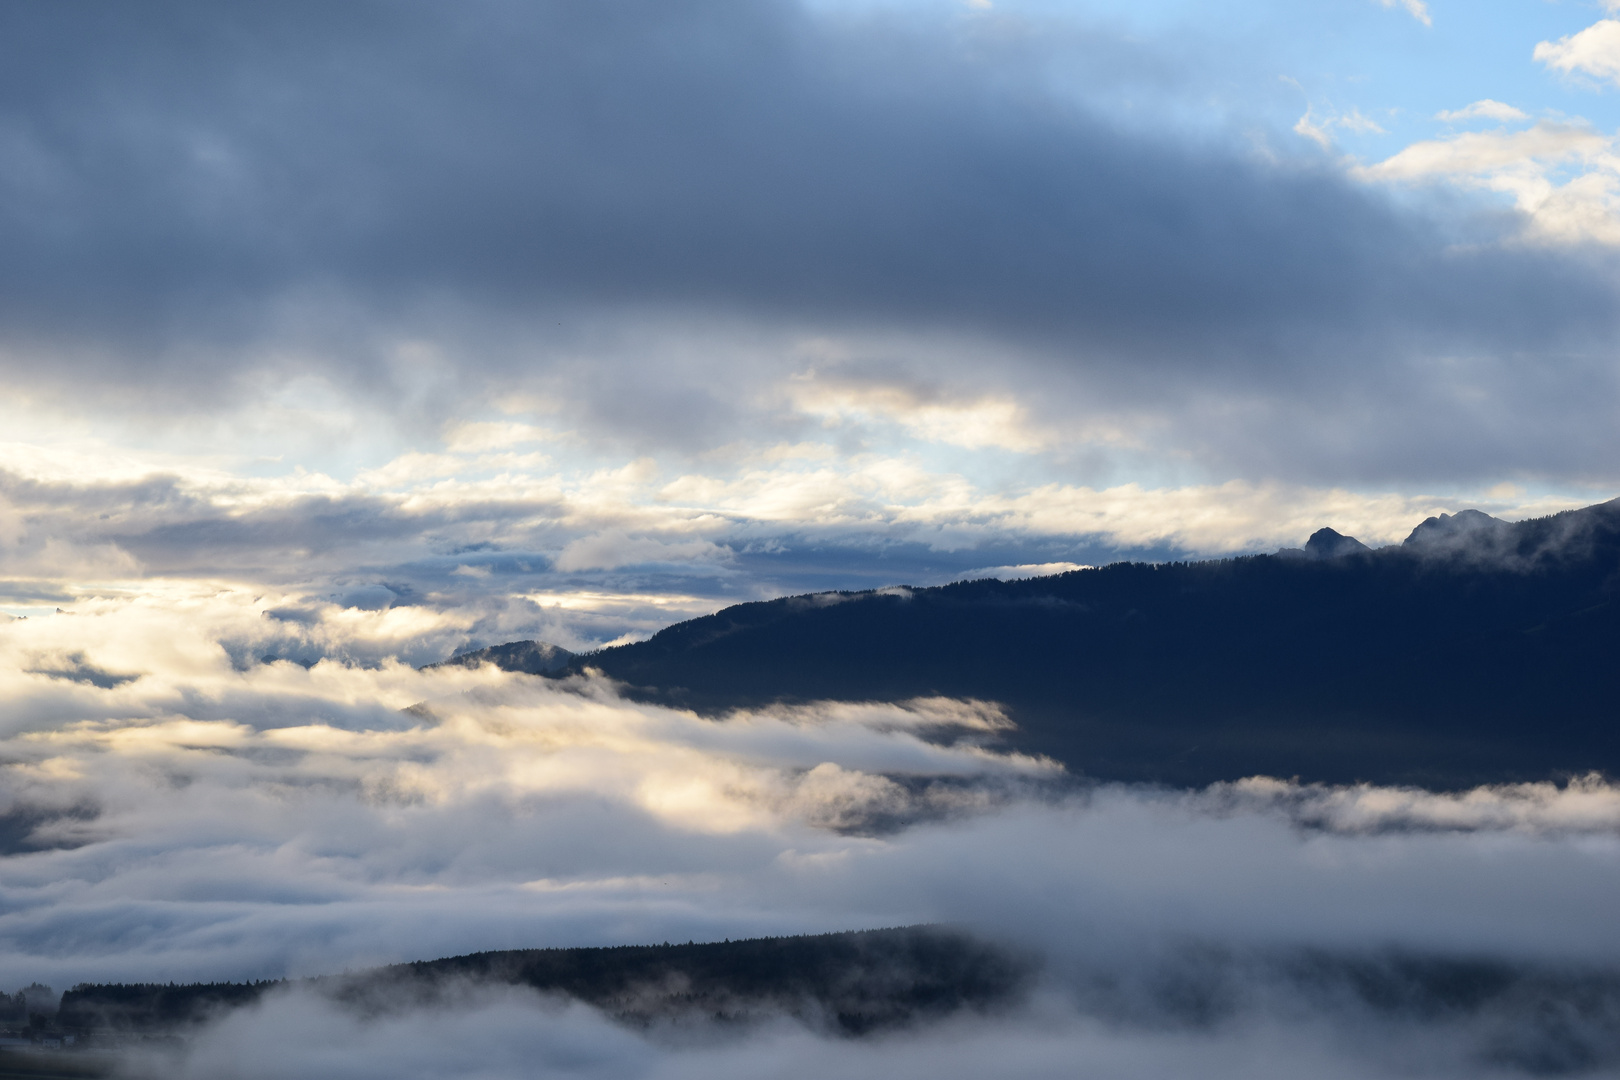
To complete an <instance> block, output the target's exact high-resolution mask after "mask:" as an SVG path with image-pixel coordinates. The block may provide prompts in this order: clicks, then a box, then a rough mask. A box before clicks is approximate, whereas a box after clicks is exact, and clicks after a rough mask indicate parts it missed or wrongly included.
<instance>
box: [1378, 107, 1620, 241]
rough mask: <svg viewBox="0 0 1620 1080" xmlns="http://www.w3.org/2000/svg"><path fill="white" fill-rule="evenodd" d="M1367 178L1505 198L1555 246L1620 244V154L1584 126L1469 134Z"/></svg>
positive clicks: (1382, 165)
mask: <svg viewBox="0 0 1620 1080" xmlns="http://www.w3.org/2000/svg"><path fill="white" fill-rule="evenodd" d="M1358 175H1360V176H1362V177H1364V178H1365V179H1368V180H1382V181H1389V180H1396V181H1406V182H1413V181H1429V180H1435V179H1444V180H1449V181H1451V182H1453V183H1457V184H1461V185H1464V186H1471V187H1477V188H1482V189H1485V190H1489V191H1496V192H1501V193H1503V194H1507V195H1510V196H1511V197H1512V198H1513V202H1514V205H1515V206H1516V207H1517V209H1518V210H1519V211H1520V212H1521V213H1522V214H1523V215H1524V218H1525V221H1526V226H1527V227H1526V236H1527V237H1528V238H1530V239H1532V240H1535V241H1539V242H1543V243H1553V244H1580V243H1594V242H1595V243H1600V244H1609V245H1613V244H1620V190H1617V185H1620V156H1617V155H1616V152H1615V145H1614V139H1613V137H1611V136H1607V135H1603V134H1602V133H1600V132H1598V131H1595V130H1593V129H1592V128H1590V127H1587V126H1585V125H1584V124H1574V123H1562V122H1557V121H1551V120H1542V121H1538V122H1537V123H1536V124H1534V125H1533V126H1532V127H1530V128H1527V129H1525V130H1522V131H1484V132H1465V133H1463V134H1460V135H1454V136H1451V137H1449V138H1445V139H1435V140H1430V141H1426V142H1419V143H1414V144H1412V145H1411V146H1408V147H1407V148H1406V149H1404V150H1402V151H1401V152H1400V153H1398V154H1395V155H1394V156H1393V157H1390V158H1388V159H1386V160H1384V161H1381V162H1379V163H1377V164H1376V165H1371V166H1367V167H1364V168H1361V169H1359V170H1358Z"/></svg>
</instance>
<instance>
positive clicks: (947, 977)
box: [56, 926, 1035, 1034]
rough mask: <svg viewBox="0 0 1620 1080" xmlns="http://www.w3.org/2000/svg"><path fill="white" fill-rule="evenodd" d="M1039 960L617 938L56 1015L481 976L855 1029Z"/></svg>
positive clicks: (630, 1003)
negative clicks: (597, 944)
mask: <svg viewBox="0 0 1620 1080" xmlns="http://www.w3.org/2000/svg"><path fill="white" fill-rule="evenodd" d="M1034 970H1035V961H1034V960H1033V959H1032V958H1031V957H1028V956H1024V955H1021V954H1014V953H1012V952H1009V951H1007V950H1005V949H1003V948H1000V947H997V946H993V945H989V944H986V943H984V942H982V941H979V940H977V939H975V938H973V937H971V936H969V935H967V934H965V933H962V932H960V931H956V930H951V929H949V928H945V927H934V926H911V927H902V928H898V929H890V930H861V931H849V932H845V933H835V934H812V935H804V936H799V937H776V938H753V939H750V940H747V941H727V942H710V943H706V944H692V943H690V942H689V943H687V944H685V945H670V944H664V945H624V946H618V947H615V948H605V949H604V948H594V949H593V948H582V949H516V950H510V951H503V952H483V953H474V954H472V955H469V956H455V957H449V958H447V959H443V960H425V961H420V962H417V963H411V964H396V965H394V966H391V967H384V968H375V969H373V970H370V971H363V972H357V973H354V974H349V975H338V976H329V977H325V978H317V979H306V980H298V981H293V982H288V981H282V980H275V981H265V982H254V983H195V984H190V985H182V986H176V985H174V984H172V983H171V984H168V985H163V984H161V983H133V984H112V985H90V984H81V985H79V986H75V987H74V988H73V989H72V990H69V991H68V992H67V993H66V994H64V995H63V996H62V1005H61V1010H60V1011H59V1013H58V1015H57V1018H56V1024H57V1026H58V1027H60V1028H61V1029H63V1030H67V1031H77V1032H84V1033H92V1034H93V1033H98V1032H101V1033H141V1034H161V1033H166V1032H174V1031H183V1030H185V1029H187V1028H190V1027H193V1026H195V1025H197V1024H200V1023H203V1022H205V1021H207V1020H209V1019H212V1018H216V1017H218V1016H219V1015H221V1014H223V1013H224V1012H226V1011H228V1010H230V1009H233V1008H238V1007H240V1006H242V1005H247V1004H251V1003H252V1002H254V1001H257V1000H258V999H259V998H260V997H261V996H263V995H264V994H266V993H268V992H271V991H275V990H281V989H289V988H295V987H302V988H304V989H307V990H313V991H315V992H317V993H320V994H322V995H323V996H326V997H328V998H330V999H331V1000H332V1001H334V1002H336V1003H339V1004H342V1005H346V1006H349V1007H351V1008H355V1009H358V1010H359V1011H361V1012H362V1013H373V1014H374V1013H381V1012H387V1011H389V1010H393V1009H399V1008H400V1007H402V1006H406V1005H411V1004H417V1005H426V1004H431V1003H433V1002H435V1001H436V1000H438V999H439V998H440V997H441V996H442V995H443V994H445V993H446V992H447V991H448V992H453V991H454V990H455V989H456V988H457V987H463V988H464V987H465V986H467V985H469V984H472V985H482V986H526V987H530V988H532V989H534V990H539V991H542V992H544V993H549V994H559V995H563V996H567V997H572V998H577V999H579V1000H581V1001H585V1002H588V1003H589V1004H591V1005H594V1006H596V1007H598V1008H600V1009H603V1010H605V1011H606V1012H607V1013H608V1014H609V1015H612V1016H614V1017H616V1018H619V1019H622V1020H629V1021H632V1022H636V1023H648V1022H652V1021H655V1020H661V1019H663V1020H671V1019H680V1018H682V1017H698V1018H703V1019H725V1020H747V1019H750V1018H754V1017H763V1016H772V1015H778V1016H780V1015H790V1016H798V1017H800V1018H801V1019H804V1020H808V1021H811V1022H813V1023H817V1024H822V1023H825V1024H828V1025H830V1026H832V1027H833V1028H835V1029H837V1030H842V1031H845V1032H849V1033H852V1034H859V1033H862V1032H865V1031H871V1030H875V1029H881V1028H885V1027H893V1026H896V1025H900V1024H905V1023H907V1022H909V1021H912V1020H919V1019H927V1018H932V1017H940V1016H944V1015H947V1014H949V1013H952V1012H955V1011H956V1010H959V1009H963V1008H978V1009H982V1008H987V1007H990V1006H994V1005H996V1004H999V1003H1003V1002H1008V1001H1011V1000H1013V999H1015V998H1016V997H1017V996H1018V995H1019V994H1020V993H1021V992H1022V991H1023V989H1024V988H1025V986H1026V984H1027V983H1028V982H1029V980H1030V979H1031V977H1032V976H1033V974H1034Z"/></svg>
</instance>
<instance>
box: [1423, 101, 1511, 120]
mask: <svg viewBox="0 0 1620 1080" xmlns="http://www.w3.org/2000/svg"><path fill="white" fill-rule="evenodd" d="M1434 118H1435V119H1436V120H1444V121H1446V122H1448V123H1457V122H1458V121H1462V120H1500V121H1503V122H1508V121H1512V120H1528V119H1530V117H1528V116H1526V115H1525V114H1524V113H1523V112H1522V111H1520V110H1519V109H1515V108H1514V107H1513V106H1512V105H1504V104H1503V103H1502V102H1500V101H1492V100H1491V99H1490V98H1481V99H1480V100H1479V101H1476V102H1474V103H1473V104H1472V105H1465V106H1463V107H1462V108H1460V109H1441V110H1440V111H1439V112H1437V113H1435V114H1434Z"/></svg>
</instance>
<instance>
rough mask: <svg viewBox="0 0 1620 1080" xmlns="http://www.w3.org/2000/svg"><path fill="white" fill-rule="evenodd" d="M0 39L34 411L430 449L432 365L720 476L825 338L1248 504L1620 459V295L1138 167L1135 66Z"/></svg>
mask: <svg viewBox="0 0 1620 1080" xmlns="http://www.w3.org/2000/svg"><path fill="white" fill-rule="evenodd" d="M0 19H3V25H0V30H3V33H0V68H3V70H4V75H3V76H0V194H3V200H0V201H3V204H4V207H5V209H4V210H3V211H0V247H3V249H4V250H5V251H6V253H7V254H6V256H5V257H4V259H3V260H0V297H3V299H0V344H3V345H4V347H5V350H6V353H7V359H6V370H7V377H8V378H11V379H14V380H17V381H18V382H19V383H24V384H28V383H31V384H34V385H41V384H44V385H46V386H55V387H56V388H57V389H58V390H63V391H64V392H66V393H71V394H75V395H80V394H82V395H87V396H93V395H95V394H96V393H97V392H98V391H108V392H111V393H113V394H116V395H124V394H127V393H128V392H130V390H131V389H135V388H139V389H140V390H141V391H143V392H145V393H148V394H150V395H152V396H153V397H156V398H168V399H171V400H174V399H194V398H196V397H198V396H201V397H203V398H213V399H215V400H219V399H221V398H225V399H229V398H231V397H232V396H233V395H240V394H242V393H244V392H246V391H245V390H244V387H248V386H262V385H263V384H262V382H260V381H258V380H259V378H260V377H263V376H266V375H267V374H269V375H271V376H272V377H279V376H285V375H286V374H288V373H290V372H295V371H300V370H303V371H314V372H318V373H320V374H322V375H323V376H326V377H328V378H331V379H332V380H334V381H335V382H338V383H340V384H343V385H345V386H346V387H347V388H348V390H349V392H350V393H353V394H363V395H367V396H372V397H374V398H376V399H377V400H378V401H379V402H382V401H388V402H392V403H394V404H398V403H399V402H400V401H402V400H405V399H409V398H410V397H411V385H410V384H411V379H412V377H413V376H412V374H411V372H410V371H409V370H408V369H409V368H410V365H409V364H402V363H401V362H400V361H399V360H398V358H397V356H394V355H393V354H391V352H390V349H391V347H392V345H394V344H397V343H398V342H399V341H401V340H405V339H413V338H414V339H425V340H429V341H432V342H434V343H435V344H436V345H437V346H439V347H440V348H441V349H442V351H443V355H444V356H445V357H446V358H447V362H448V363H449V364H450V365H451V367H452V369H453V370H454V373H455V375H454V379H455V385H454V386H453V387H452V388H443V387H441V388H440V389H439V391H438V392H436V393H435V394H433V395H431V396H429V397H427V398H426V399H425V400H417V401H415V408H416V409H418V410H419V412H420V414H421V416H422V417H424V418H426V419H428V420H431V419H434V418H440V419H442V418H443V417H444V416H445V415H446V414H447V410H453V409H454V407H455V403H456V402H458V401H459V402H461V403H462V404H465V403H466V402H468V401H471V400H476V399H478V398H479V397H480V396H481V395H483V394H486V393H488V392H489V391H490V389H491V388H492V387H498V386H514V385H516V386H542V387H546V388H549V389H550V390H551V391H553V392H554V393H556V394H559V395H561V396H562V397H565V398H569V399H571V400H573V401H575V402H576V403H577V406H578V408H579V410H580V411H579V415H580V416H581V418H582V419H584V420H585V421H586V422H587V423H588V424H594V425H595V426H596V427H597V428H599V429H601V430H602V431H604V432H607V433H610V434H613V435H616V436H623V437H633V438H638V439H641V440H643V441H647V440H650V441H651V442H652V443H654V444H659V445H673V446H677V447H686V448H689V449H690V448H701V447H703V446H707V445H713V444H715V443H717V442H725V441H727V440H728V439H730V438H732V437H734V436H735V435H736V434H737V433H739V432H746V431H749V430H755V429H754V427H753V425H757V424H759V423H761V418H760V417H758V416H756V415H753V414H752V413H751V412H750V407H749V406H748V404H747V400H748V398H749V395H750V394H753V393H756V392H757V390H758V389H759V387H760V386H761V385H764V384H766V383H769V382H770V381H771V379H772V378H773V377H779V376H781V375H784V374H786V373H787V372H788V371H790V370H794V369H795V368H797V367H803V366H804V364H805V360H804V358H803V356H793V355H784V353H791V349H790V346H789V344H788V343H789V342H791V341H792V340H795V339H797V338H799V337H803V336H806V335H809V336H821V335H827V334H832V335H844V336H846V337H848V338H849V339H850V340H851V341H855V342H857V344H855V345H854V346H852V350H851V351H849V352H848V353H847V355H845V356H844V358H843V359H842V360H837V361H824V362H823V364H822V366H823V367H827V366H834V367H836V366H838V364H842V365H844V366H845V367H846V368H849V369H851V370H857V371H858V370H860V369H862V368H863V366H866V365H869V364H870V363H872V362H874V361H879V360H881V361H884V362H885V363H887V364H888V365H889V366H890V367H891V368H893V369H894V370H897V371H900V372H902V373H906V374H907V376H908V377H912V378H923V379H935V380H938V381H941V382H943V383H946V384H949V385H953V386H957V387H959V388H967V390H985V389H992V390H1011V391H1014V392H1020V391H1025V392H1027V391H1030V390H1032V389H1033V387H1034V386H1035V385H1042V386H1045V387H1047V388H1048V390H1047V393H1046V395H1045V397H1046V399H1047V406H1046V407H1047V409H1048V411H1049V413H1050V416H1051V417H1058V416H1065V415H1069V416H1072V415H1074V414H1075V413H1076V411H1077V410H1079V411H1081V412H1085V411H1088V410H1089V411H1090V412H1091V413H1101V414H1106V413H1108V412H1109V411H1110V410H1115V411H1118V410H1125V411H1129V412H1133V413H1141V412H1142V411H1144V410H1146V411H1148V412H1151V413H1155V414H1158V415H1162V416H1163V417H1166V418H1169V419H1172V420H1174V421H1175V423H1174V424H1173V425H1172V428H1173V430H1175V431H1176V434H1175V435H1174V436H1172V437H1167V438H1168V444H1169V445H1170V446H1171V447H1172V448H1179V449H1180V450H1182V451H1184V452H1188V453H1201V454H1204V455H1206V456H1207V457H1208V459H1209V460H1210V461H1212V462H1213V463H1215V465H1217V466H1220V465H1225V466H1226V467H1228V468H1237V469H1240V470H1247V471H1248V472H1249V473H1250V474H1253V473H1256V472H1259V473H1264V474H1292V475H1298V476H1309V477H1316V478H1323V477H1326V478H1331V479H1345V478H1349V479H1358V478H1362V479H1364V478H1369V477H1385V478H1387V477H1391V476H1394V477H1409V478H1410V477H1417V478H1428V477H1435V476H1439V477H1445V478H1464V479H1466V478H1472V477H1478V476H1489V475H1496V474H1500V473H1502V472H1503V471H1513V470H1519V471H1522V472H1526V473H1534V474H1548V475H1556V476H1559V477H1563V478H1570V477H1582V476H1590V475H1593V474H1598V473H1601V472H1602V470H1603V467H1602V466H1601V464H1599V463H1597V462H1598V461H1599V459H1600V457H1601V455H1603V454H1604V453H1607V452H1609V451H1611V450H1612V449H1614V447H1613V446H1612V445H1611V442H1612V435H1611V433H1610V431H1609V425H1608V424H1607V419H1606V418H1607V416H1608V415H1609V412H1610V410H1611V409H1612V404H1613V402H1614V401H1615V400H1616V397H1617V389H1616V386H1615V377H1614V371H1613V367H1612V363H1611V351H1612V350H1611V348H1610V342H1611V341H1612V337H1613V330H1614V326H1615V300H1614V290H1613V287H1612V274H1611V272H1610V262H1609V260H1608V259H1607V257H1605V256H1600V255H1597V254H1594V253H1592V252H1573V253H1572V252H1567V251H1566V252H1558V253H1554V252H1546V251H1535V250H1531V249H1526V248H1522V247H1521V248H1503V247H1500V246H1495V245H1492V244H1490V243H1484V244H1478V243H1465V244H1460V243H1458V242H1459V241H1478V240H1482V239H1484V240H1489V239H1490V238H1491V236H1492V235H1493V233H1492V229H1493V226H1492V225H1491V223H1490V222H1489V221H1485V220H1483V219H1477V220H1473V223H1472V224H1469V223H1468V221H1465V220H1464V219H1462V218H1458V217H1456V216H1455V214H1452V215H1450V216H1449V217H1448V216H1447V215H1445V214H1441V215H1440V216H1438V217H1427V218H1426V217H1423V216H1421V215H1419V214H1416V213H1415V212H1412V211H1401V210H1397V209H1395V208H1393V207H1392V206H1391V205H1390V204H1388V203H1387V202H1386V201H1385V200H1384V199H1383V197H1382V196H1381V195H1380V194H1379V193H1378V192H1376V191H1373V190H1370V189H1366V188H1362V187H1359V186H1357V185H1355V184H1353V183H1352V182H1350V181H1348V180H1346V179H1345V178H1343V177H1342V176H1340V175H1339V174H1338V173H1337V172H1336V171H1335V170H1336V166H1330V165H1329V164H1326V163H1324V162H1321V161H1312V160H1305V159H1300V160H1289V159H1284V160H1282V161H1280V162H1278V161H1275V160H1273V161H1265V160H1261V159H1259V158H1258V157H1256V156H1255V155H1252V154H1250V153H1248V152H1247V151H1241V152H1239V151H1233V150H1231V149H1230V148H1228V147H1226V146H1224V145H1223V142H1231V141H1232V140H1227V139H1225V137H1224V136H1223V135H1222V134H1221V133H1219V132H1217V133H1214V134H1211V133H1209V132H1205V133H1203V134H1201V135H1194V134H1188V132H1187V131H1186V128H1185V125H1183V126H1182V127H1181V128H1179V129H1178V128H1177V127H1175V126H1174V125H1172V124H1170V123H1168V122H1165V123H1162V124H1158V125H1155V123H1154V122H1153V121H1151V120H1149V121H1146V122H1144V121H1141V120H1138V121H1135V122H1134V124H1133V126H1131V127H1127V126H1124V125H1122V124H1121V123H1118V122H1116V121H1115V119H1114V118H1112V117H1110V116H1109V115H1108V114H1107V113H1106V111H1105V106H1106V102H1107V101H1108V100H1109V95H1108V93H1106V92H1104V90H1106V89H1108V88H1117V86H1118V85H1119V83H1120V81H1122V80H1131V79H1134V80H1136V81H1137V82H1141V83H1152V84H1154V90H1155V92H1156V93H1159V94H1161V95H1165V96H1169V97H1173V96H1174V95H1176V94H1178V93H1192V92H1193V91H1194V90H1195V89H1196V87H1194V86H1192V85H1191V84H1184V85H1177V79H1178V78H1184V77H1182V76H1170V75H1167V74H1166V73H1165V69H1164V66H1163V65H1162V64H1161V65H1160V66H1158V67H1155V66H1154V65H1153V64H1151V63H1148V62H1146V60H1144V61H1143V62H1142V63H1140V64H1136V65H1132V66H1131V67H1132V71H1133V72H1134V73H1125V72H1121V70H1120V69H1121V64H1120V62H1119V56H1120V55H1121V50H1122V49H1126V48H1127V46H1125V45H1124V44H1122V43H1120V42H1119V41H1117V40H1111V39H1110V37H1109V36H1108V35H1105V34H1101V33H1092V34H1086V33H1079V32H1072V33H1067V34H1056V33H1050V34H1049V33H1043V32H1036V31H1037V30H1039V29H1041V28H1037V27H1034V26H1033V25H1032V24H1026V23H1020V22H1019V21H1018V20H1017V19H1015V18H1014V17H1011V16H1000V15H992V16H986V17H984V18H982V19H978V20H973V19H964V18H956V17H952V18H936V19H934V21H933V22H931V23H930V22H929V21H928V20H926V19H924V18H923V17H920V16H917V17H912V18H910V19H901V18H900V17H899V16H877V15H871V16H855V15H849V16H842V17H832V16H827V15H812V14H809V13H807V12H806V11H804V10H801V9H800V8H798V7H796V6H795V5H792V4H788V3H778V2H769V3H747V4H745V3H728V2H718V0H714V2H684V3H676V4H656V3H638V2H631V0H618V2H609V3H603V4H592V5H585V6H580V5H567V4H550V3H538V4H516V3H501V2H492V0H491V2H476V3H470V4H460V5H455V6H454V7H440V6H434V5H427V4H355V5H344V6H342V7H339V8H333V7H331V6H329V5H312V4H284V5H277V6H275V7H274V8H268V9H251V8H237V7H230V8H221V7H218V6H214V5H204V4H188V3H169V4H163V5H158V6H152V5H144V6H142V7H140V8H129V7H122V6H117V5H100V6H74V7H63V6H58V5H44V4H39V5H14V6H12V7H10V8H8V9H7V10H6V12H5V13H4V15H3V16H0ZM1128 48H1130V49H1131V51H1132V53H1133V55H1138V56H1140V55H1141V54H1143V52H1144V49H1143V47H1142V46H1140V45H1134V46H1129V47H1128ZM1146 51H1147V52H1151V50H1146ZM1058 67H1061V68H1063V69H1065V70H1078V71H1081V72H1086V73H1089V74H1088V75H1086V76H1082V77H1080V78H1078V79H1076V80H1073V82H1077V83H1079V84H1081V85H1082V86H1084V87H1086V88H1087V92H1091V93H1093V94H1094V97H1095V102H1094V103H1092V104H1088V103H1087V101H1085V100H1079V99H1078V98H1076V97H1071V96H1066V95H1064V94H1060V93H1058V92H1056V91H1054V90H1053V89H1052V85H1053V83H1052V80H1051V79H1050V78H1049V77H1048V76H1049V75H1050V74H1051V72H1052V71H1053V70H1054V69H1055V68H1058ZM1099 88H1101V89H1099ZM1097 102H1100V103H1102V104H1097ZM1155 128H1156V129H1155ZM1498 224H1499V223H1498ZM635 327H641V328H642V329H641V331H636V330H635V329H634V328H635ZM863 335H865V337H863ZM871 335H877V337H872V336H871ZM896 335H898V337H897V336H896ZM908 335H909V336H908ZM862 341H864V342H866V343H865V344H860V342H862ZM683 342H684V344H683ZM649 343H654V344H651V345H650V344H649ZM717 343H718V344H719V346H720V347H716V346H717ZM694 353H695V354H697V355H696V356H694V355H693V354H694ZM41 357H49V358H50V364H49V365H43V366H42V365H41V363H40V359H41ZM987 359H993V360H994V361H995V364H994V365H992V367H993V368H994V370H987V368H986V360H987ZM630 373H634V375H635V377H634V378H627V377H626V376H627V375H628V374H630ZM87 374H94V375H96V377H97V379H98V380H99V381H98V382H97V383H95V384H91V385H90V386H89V387H87V386H86V384H84V383H83V382H82V381H81V380H82V379H83V377H84V376H85V375H87ZM244 379H245V380H246V381H245V382H244V381H243V380H244ZM418 390H419V388H418ZM1552 416H1560V417H1562V418H1563V424H1562V426H1560V427H1558V428H1557V429H1556V435H1557V437H1556V438H1554V437H1553V430H1554V429H1553V428H1552V426H1551V425H1549V422H1548V421H1549V418H1550V417H1552ZM779 421H780V418H771V422H779ZM1281 445H1287V446H1288V447H1289V451H1288V452H1287V453H1286V454H1284V453H1281V452H1280V451H1279V449H1278V447H1279V446H1281Z"/></svg>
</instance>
